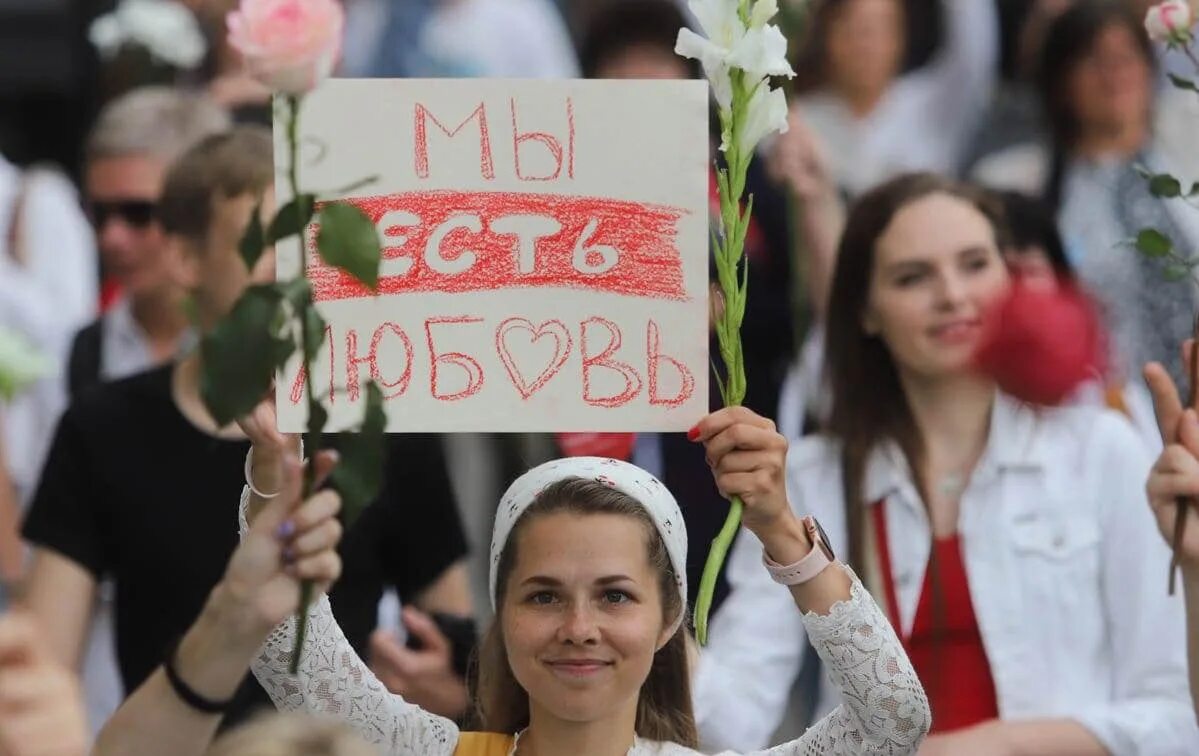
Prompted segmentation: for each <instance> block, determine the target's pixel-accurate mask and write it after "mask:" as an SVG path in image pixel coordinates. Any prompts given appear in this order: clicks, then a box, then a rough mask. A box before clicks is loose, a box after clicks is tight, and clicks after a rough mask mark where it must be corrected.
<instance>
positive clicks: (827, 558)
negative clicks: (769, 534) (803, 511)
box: [762, 515, 837, 585]
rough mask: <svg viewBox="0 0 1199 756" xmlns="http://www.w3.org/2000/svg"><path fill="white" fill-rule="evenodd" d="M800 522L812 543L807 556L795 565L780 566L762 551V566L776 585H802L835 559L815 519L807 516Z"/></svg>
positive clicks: (822, 530) (826, 537)
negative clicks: (764, 566)
mask: <svg viewBox="0 0 1199 756" xmlns="http://www.w3.org/2000/svg"><path fill="white" fill-rule="evenodd" d="M800 522H801V523H803V526H804V530H806V531H807V533H808V538H809V539H810V540H811V541H812V550H811V551H809V552H808V555H807V556H805V557H804V558H803V559H800V560H799V561H798V562H796V563H795V564H788V565H782V564H779V563H777V562H775V561H774V560H773V559H771V558H770V557H769V556H768V555H767V554H766V551H765V550H763V551H762V564H764V565H766V569H767V570H768V571H769V572H770V577H771V578H773V579H774V582H776V583H781V584H782V585H802V584H804V583H806V582H808V581H809V580H811V579H812V578H814V577H816V576H817V575H819V574H820V573H821V572H824V568H826V567H828V566H829V565H830V564H832V563H833V562H834V561H836V559H837V557H836V555H835V554H834V553H833V548H832V546H829V543H828V536H827V535H825V533H824V528H822V527H820V523H819V522H818V521H817V520H816V518H815V517H812V516H811V515H808V516H807V517H804V518H803V519H802V520H800Z"/></svg>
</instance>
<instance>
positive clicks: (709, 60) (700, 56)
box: [674, 29, 733, 110]
mask: <svg viewBox="0 0 1199 756" xmlns="http://www.w3.org/2000/svg"><path fill="white" fill-rule="evenodd" d="M674 51H675V53H677V54H679V55H682V56H683V57H684V58H692V59H694V60H698V61H699V63H700V65H701V66H703V68H704V76H706V77H708V83H709V84H711V85H712V95H713V96H714V97H715V98H716V102H717V104H719V105H720V109H721V110H728V109H729V107H731V106H732V104H733V80H732V78H731V76H730V74H729V65H728V62H727V61H728V56H729V51H728V50H726V49H724V48H722V47H718V46H717V45H714V44H712V43H711V42H710V41H708V40H707V39H704V38H703V37H701V36H699V35H698V34H696V33H695V32H693V31H691V30H690V29H680V30H679V39H678V42H676V43H675V46H674Z"/></svg>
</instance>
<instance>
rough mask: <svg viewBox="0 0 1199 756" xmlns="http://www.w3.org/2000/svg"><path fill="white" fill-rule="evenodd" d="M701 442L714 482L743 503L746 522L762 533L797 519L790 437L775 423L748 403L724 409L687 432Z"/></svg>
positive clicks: (727, 495) (751, 528) (755, 530)
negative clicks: (789, 482)
mask: <svg viewBox="0 0 1199 756" xmlns="http://www.w3.org/2000/svg"><path fill="white" fill-rule="evenodd" d="M688 438H690V439H691V440H692V441H695V442H702V443H703V445H704V450H705V452H706V454H707V459H708V464H709V465H710V466H711V468H712V475H713V476H714V477H715V478H716V486H717V488H719V489H720V493H721V495H723V496H724V497H726V498H731V497H733V496H738V497H740V498H741V502H742V503H743V504H744V505H745V510H744V512H743V513H742V522H744V523H745V527H747V528H749V529H750V530H752V531H754V532H755V533H757V534H758V535H759V537H761V536H762V534H763V532H765V531H768V530H770V529H772V528H775V527H776V526H778V524H779V523H780V522H784V521H786V520H789V519H793V518H794V515H793V513H792V512H791V506H790V505H789V504H788V503H787V486H786V481H785V471H786V464H787V439H786V438H784V437H783V436H782V435H781V434H780V433H779V432H778V431H777V430H776V429H775V426H774V422H773V421H772V420H770V419H768V418H765V417H762V416H760V415H758V414H756V413H754V412H753V411H752V410H749V409H746V408H745V407H726V408H725V409H722V410H718V411H717V412H713V413H712V414H710V415H708V416H707V417H705V418H704V419H703V420H701V421H700V422H699V424H698V425H696V426H695V427H694V428H693V429H692V430H691V432H690V433H689V434H688Z"/></svg>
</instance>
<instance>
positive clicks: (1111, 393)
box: [1103, 385, 1131, 417]
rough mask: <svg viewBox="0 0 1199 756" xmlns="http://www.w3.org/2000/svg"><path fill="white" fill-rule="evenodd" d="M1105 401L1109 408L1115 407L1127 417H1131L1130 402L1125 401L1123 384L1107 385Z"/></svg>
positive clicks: (1104, 395) (1104, 394) (1104, 393)
mask: <svg viewBox="0 0 1199 756" xmlns="http://www.w3.org/2000/svg"><path fill="white" fill-rule="evenodd" d="M1103 399H1104V403H1105V404H1107V407H1108V409H1114V410H1115V411H1117V412H1119V413H1121V414H1122V415H1124V416H1125V417H1129V416H1130V415H1131V413H1130V412H1129V411H1128V404H1127V403H1126V402H1125V401H1124V387H1123V386H1111V385H1109V386H1107V387H1106V389H1105V391H1104V392H1103Z"/></svg>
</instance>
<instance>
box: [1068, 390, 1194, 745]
mask: <svg viewBox="0 0 1199 756" xmlns="http://www.w3.org/2000/svg"><path fill="white" fill-rule="evenodd" d="M1095 431H1096V432H1095V433H1093V434H1092V438H1093V439H1094V440H1095V443H1094V444H1093V445H1092V448H1091V449H1089V450H1088V454H1087V456H1088V460H1089V461H1088V464H1094V465H1099V466H1100V467H1098V468H1097V469H1099V470H1102V473H1101V474H1100V476H1099V481H1100V483H1099V486H1098V488H1099V490H1098V491H1097V499H1098V500H1099V503H1100V506H1101V508H1102V516H1103V518H1104V522H1103V528H1102V533H1103V542H1102V547H1101V548H1102V552H1101V554H1102V555H1101V559H1102V572H1101V574H1100V580H1101V588H1102V591H1103V596H1104V604H1105V605H1106V608H1107V615H1108V616H1107V624H1108V632H1109V635H1110V641H1111V648H1112V650H1113V659H1114V662H1113V664H1114V670H1113V671H1114V679H1113V685H1114V689H1113V690H1114V697H1113V700H1112V701H1111V702H1110V703H1105V704H1102V705H1099V706H1094V707H1091V708H1090V709H1088V710H1085V711H1082V712H1079V713H1078V714H1077V715H1076V717H1075V718H1076V719H1078V721H1080V722H1081V723H1082V724H1083V725H1084V726H1085V727H1087V729H1089V730H1090V731H1091V732H1092V733H1094V734H1095V736H1096V737H1097V738H1099V740H1100V741H1101V742H1102V743H1103V745H1104V747H1106V748H1107V749H1108V751H1110V752H1111V753H1119V754H1128V755H1129V756H1149V755H1150V754H1153V756H1167V755H1168V756H1174V755H1176V754H1177V756H1182V754H1196V753H1199V728H1197V727H1196V726H1195V714H1194V710H1193V709H1192V708H1191V700H1190V692H1189V690H1188V687H1187V661H1186V618H1185V615H1184V608H1183V604H1182V597H1181V595H1176V596H1170V595H1168V594H1167V592H1166V577H1167V570H1168V566H1169V562H1170V553H1169V550H1168V549H1167V547H1166V545H1165V543H1163V541H1162V539H1161V536H1160V535H1159V534H1158V532H1157V526H1156V524H1155V523H1154V521H1153V517H1152V515H1151V513H1150V510H1149V506H1148V503H1147V501H1146V498H1145V480H1146V479H1147V478H1148V475H1149V469H1150V467H1151V465H1152V460H1151V457H1150V454H1149V452H1148V450H1147V449H1146V448H1145V447H1144V444H1143V443H1141V441H1140V439H1139V438H1138V437H1137V436H1136V432H1135V431H1134V430H1133V429H1132V427H1131V426H1130V425H1129V424H1128V423H1127V422H1126V421H1125V420H1124V419H1123V418H1121V417H1117V416H1114V415H1107V414H1106V413H1105V415H1104V416H1103V417H1102V418H1101V419H1100V421H1099V426H1098V427H1096V429H1095Z"/></svg>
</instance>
